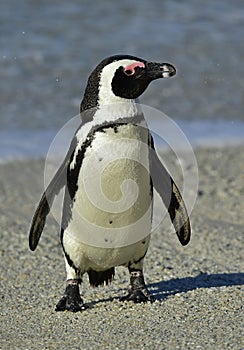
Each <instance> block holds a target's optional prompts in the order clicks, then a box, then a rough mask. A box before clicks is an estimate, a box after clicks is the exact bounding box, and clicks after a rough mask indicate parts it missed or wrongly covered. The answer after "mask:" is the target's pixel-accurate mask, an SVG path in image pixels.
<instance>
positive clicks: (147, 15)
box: [0, 0, 244, 160]
mask: <svg viewBox="0 0 244 350" xmlns="http://www.w3.org/2000/svg"><path fill="white" fill-rule="evenodd" d="M0 28H1V31H0V77H1V80H0V89H1V90H0V91H1V92H0V160H8V159H9V160H10V159H15V158H19V157H20V158H21V157H36V156H45V153H46V151H47V149H48V146H49V144H50V142H51V140H52V138H53V136H54V135H55V134H56V132H57V131H58V130H59V129H60V128H61V127H62V126H63V125H64V124H65V123H66V122H67V121H68V120H69V119H70V118H72V117H73V116H75V115H77V113H78V112H79V104H80V100H81V98H82V95H83V92H84V89H85V86H86V80H87V77H88V75H89V73H90V72H91V70H92V69H93V68H94V66H96V65H97V63H99V61H101V60H102V59H103V58H105V57H107V56H110V55H114V54H119V53H122V54H132V55H136V56H139V57H142V58H145V59H148V60H154V61H165V62H171V63H173V64H174V65H175V66H176V67H177V72H178V74H177V76H176V78H174V79H165V80H160V81H155V82H153V83H152V84H151V86H150V88H149V89H148V91H146V92H145V94H144V95H143V96H142V98H141V102H142V103H144V104H146V105H149V106H153V107H155V108H157V109H159V110H161V111H163V112H164V113H166V114H167V115H168V116H169V117H171V118H172V119H174V120H175V121H176V122H177V123H178V124H179V126H180V127H181V128H182V130H183V131H184V132H185V134H186V135H187V137H188V138H189V140H190V142H191V143H192V144H193V145H196V146H197V145H198V146H199V145H200V146H211V145H231V144H236V143H240V142H243V141H244V113H243V110H244V95H243V91H244V64H243V61H244V45H243V37H244V5H243V1H242V0H232V1H227V0H226V1H225V0H216V1H211V0H206V1H203V0H199V1H195V0H186V1H180V0H178V1H177V0H164V1H162V0H152V1H143V0H141V1H129V0H123V1H112V0H104V1H100V2H98V1H93V2H91V1H88V0H84V1H80V0H72V1H64V0H53V1H50V0H48V1H47V0H42V1H36V0H22V1H17V0H10V1H7V0H2V1H1V4H0Z"/></svg>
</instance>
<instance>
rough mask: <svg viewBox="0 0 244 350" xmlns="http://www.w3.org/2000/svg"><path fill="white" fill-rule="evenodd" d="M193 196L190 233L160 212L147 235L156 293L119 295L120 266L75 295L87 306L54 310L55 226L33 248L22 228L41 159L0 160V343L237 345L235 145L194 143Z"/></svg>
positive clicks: (58, 268) (238, 151)
mask: <svg viewBox="0 0 244 350" xmlns="http://www.w3.org/2000/svg"><path fill="white" fill-rule="evenodd" d="M195 153H196V157H197V161H198V166H199V178H200V183H199V196H198V199H197V202H196V204H195V207H194V210H193V212H192V214H191V222H192V228H193V232H192V240H191V242H190V244H189V245H188V246H186V247H182V246H181V245H180V243H179V242H178V240H177V237H176V236H175V234H174V233H173V229H172V227H171V226H170V224H169V220H166V221H165V222H164V223H163V225H162V226H161V227H159V228H158V229H157V231H156V232H155V233H154V234H153V235H152V239H151V245H150V249H149V252H148V254H147V257H146V260H145V279H146V282H147V284H148V287H149V289H150V291H151V292H152V293H153V294H154V296H155V298H156V302H155V303H153V304H149V303H147V304H140V305H135V304H133V303H122V302H120V301H119V300H118V297H119V296H121V295H123V294H124V293H125V289H126V286H127V284H128V273H127V271H126V269H124V268H118V269H117V271H116V276H115V281H114V282H113V283H112V284H111V285H110V286H108V287H104V288H100V287H99V288H97V289H93V288H90V287H89V285H88V281H87V278H86V277H85V278H84V282H83V284H82V286H81V294H82V297H83V299H84V301H85V302H86V303H88V304H89V306H90V307H89V308H88V309H87V310H85V311H83V312H80V313H76V314H72V313H69V312H64V313H57V312H55V311H54V308H55V305H56V303H57V301H58V300H59V298H60V297H61V295H62V293H63V291H64V287H65V272H64V263H63V257H62V251H61V247H60V244H59V228H58V225H57V224H56V222H55V220H53V219H51V218H50V219H49V220H48V225H47V226H46V228H45V231H44V233H43V236H42V238H41V241H40V244H39V246H38V248H37V250H36V252H34V253H33V252H31V251H30V250H29V248H28V229H29V225H30V220H31V217H32V215H33V211H34V208H35V206H36V203H37V201H38V200H39V197H40V195H41V193H42V190H43V166H44V162H43V161H42V160H36V161H31V162H30V161H28V162H27V161H26V162H24V161H22V162H21V161H19V162H18V161H16V162H12V163H6V164H1V165H0V188H1V198H0V213H1V216H0V224H1V247H0V256H1V259H0V264H1V292H0V300H1V307H0V314H1V336H0V348H1V349H11V350H12V349H98V348H101V349H148V348H152V349H243V348H244V340H243V328H242V327H243V311H242V304H243V284H244V274H243V267H244V266H243V259H242V258H243V231H244V229H243V227H244V216H243V213H244V200H243V198H244V197H243V194H244V192H243V174H244V147H243V146H239V147H232V148H219V149H218V148H210V149H200V150H196V152H195Z"/></svg>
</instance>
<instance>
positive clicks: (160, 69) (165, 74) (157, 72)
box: [146, 62, 176, 80]
mask: <svg viewBox="0 0 244 350" xmlns="http://www.w3.org/2000/svg"><path fill="white" fill-rule="evenodd" d="M146 68H147V76H148V78H149V79H150V80H155V79H159V78H170V77H173V76H174V75H175V74H176V68H175V67H174V66H173V65H172V64H170V63H156V62H148V63H147V64H146Z"/></svg>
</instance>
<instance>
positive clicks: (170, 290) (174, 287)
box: [148, 273, 244, 301]
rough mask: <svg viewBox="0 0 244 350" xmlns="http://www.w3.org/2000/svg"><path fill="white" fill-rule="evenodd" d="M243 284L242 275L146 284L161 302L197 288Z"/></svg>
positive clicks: (216, 275)
mask: <svg viewBox="0 0 244 350" xmlns="http://www.w3.org/2000/svg"><path fill="white" fill-rule="evenodd" d="M243 284H244V273H220V274H207V273H201V274H200V275H198V276H195V277H184V278H176V279H171V280H169V281H161V282H157V283H151V284H148V289H149V290H150V292H151V293H152V295H153V297H154V298H155V299H156V300H159V301H160V300H163V299H165V298H167V297H169V296H172V295H175V294H177V293H186V292H189V291H192V290H195V289H198V288H212V287H224V286H225V287H232V286H241V285H243Z"/></svg>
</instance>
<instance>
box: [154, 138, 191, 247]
mask: <svg viewBox="0 0 244 350" xmlns="http://www.w3.org/2000/svg"><path fill="white" fill-rule="evenodd" d="M150 174H151V178H152V182H153V187H154V188H155V190H156V191H157V192H158V193H159V195H160V197H161V198H162V200H163V202H164V204H165V206H166V208H167V210H168V213H169V215H170V218H171V221H172V223H173V225H174V228H175V231H176V234H177V236H178V238H179V241H180V243H181V244H182V245H186V244H187V243H189V241H190V237H191V226H190V221H189V217H188V213H187V209H186V206H185V203H184V201H183V198H182V196H181V194H180V191H179V189H178V187H177V186H176V184H175V182H174V180H173V179H172V177H171V176H170V174H169V173H168V171H167V170H166V169H165V167H164V166H163V164H162V163H161V161H160V159H159V158H158V156H157V153H156V151H155V149H154V145H153V140H152V146H151V148H150Z"/></svg>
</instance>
